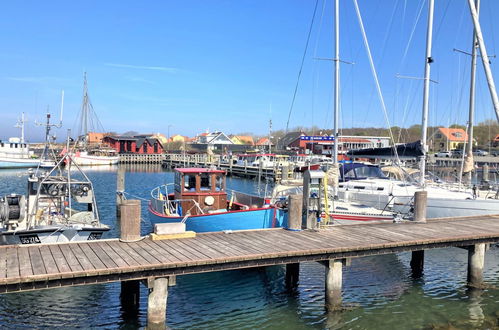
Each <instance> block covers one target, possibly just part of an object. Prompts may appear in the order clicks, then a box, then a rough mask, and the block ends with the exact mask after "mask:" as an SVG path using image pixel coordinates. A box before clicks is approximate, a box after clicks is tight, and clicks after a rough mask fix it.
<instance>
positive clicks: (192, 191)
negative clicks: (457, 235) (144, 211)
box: [149, 168, 287, 232]
mask: <svg viewBox="0 0 499 330" xmlns="http://www.w3.org/2000/svg"><path fill="white" fill-rule="evenodd" d="M149 212H150V213H151V222H152V223H153V224H156V223H164V222H184V223H185V224H186V229H187V230H191V231H195V232H210V231H222V230H243V229H261V228H274V227H282V226H283V225H284V224H285V222H286V219H287V213H286V212H285V211H284V210H282V209H279V208H277V207H275V206H273V205H270V204H267V203H266V200H265V198H263V197H258V196H253V195H248V194H244V193H241V192H236V191H231V192H230V194H228V192H227V189H226V175H225V171H221V170H216V169H207V168H177V169H175V181H174V183H171V184H166V185H162V186H159V187H156V188H154V189H153V190H152V191H151V200H150V202H149Z"/></svg>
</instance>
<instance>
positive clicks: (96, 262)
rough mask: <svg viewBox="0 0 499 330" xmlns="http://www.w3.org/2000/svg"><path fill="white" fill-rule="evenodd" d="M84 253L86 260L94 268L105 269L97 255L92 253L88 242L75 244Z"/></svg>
mask: <svg viewBox="0 0 499 330" xmlns="http://www.w3.org/2000/svg"><path fill="white" fill-rule="evenodd" d="M75 245H76V246H77V247H78V248H80V249H81V251H82V253H84V254H85V256H86V257H87V260H88V261H89V262H90V263H91V264H92V266H93V267H94V269H95V270H106V269H107V267H106V265H105V264H104V263H103V262H102V261H101V260H100V258H99V256H98V255H96V254H95V253H94V251H93V250H92V248H91V247H90V246H89V244H88V243H78V244H75Z"/></svg>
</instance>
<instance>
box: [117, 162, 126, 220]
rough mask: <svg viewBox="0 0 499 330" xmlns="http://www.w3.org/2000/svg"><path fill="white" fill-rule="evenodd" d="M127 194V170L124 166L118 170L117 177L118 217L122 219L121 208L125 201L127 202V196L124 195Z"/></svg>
mask: <svg viewBox="0 0 499 330" xmlns="http://www.w3.org/2000/svg"><path fill="white" fill-rule="evenodd" d="M124 192H125V169H124V168H123V166H120V167H119V168H118V175H117V176H116V216H117V217H118V218H119V217H120V207H121V204H122V203H123V201H124V200H125V196H124V195H123V194H124Z"/></svg>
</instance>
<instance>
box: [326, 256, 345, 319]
mask: <svg viewBox="0 0 499 330" xmlns="http://www.w3.org/2000/svg"><path fill="white" fill-rule="evenodd" d="M325 265H326V292H325V296H326V309H327V310H335V309H337V308H338V307H340V306H341V287H342V284H343V261H342V260H338V259H332V260H327V261H326V262H325Z"/></svg>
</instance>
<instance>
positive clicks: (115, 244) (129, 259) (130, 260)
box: [103, 241, 140, 269]
mask: <svg viewBox="0 0 499 330" xmlns="http://www.w3.org/2000/svg"><path fill="white" fill-rule="evenodd" d="M103 243H104V244H106V245H107V246H108V247H109V248H110V249H112V250H113V251H114V252H115V253H116V254H117V255H119V256H120V258H121V259H122V260H123V261H125V262H126V263H127V265H128V266H124V267H127V268H129V269H132V268H133V267H138V266H140V262H138V261H137V260H135V258H134V257H133V256H131V255H129V254H128V253H127V252H126V251H125V249H123V247H124V246H125V245H123V244H121V243H120V242H119V241H107V242H103Z"/></svg>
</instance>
